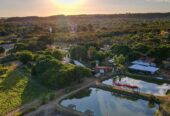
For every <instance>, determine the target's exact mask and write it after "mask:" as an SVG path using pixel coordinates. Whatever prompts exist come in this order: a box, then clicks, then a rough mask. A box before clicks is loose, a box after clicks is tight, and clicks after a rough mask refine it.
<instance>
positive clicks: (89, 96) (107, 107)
mask: <svg viewBox="0 0 170 116" xmlns="http://www.w3.org/2000/svg"><path fill="white" fill-rule="evenodd" d="M70 104H73V105H75V106H76V110H78V111H80V112H85V111H87V110H90V111H92V112H93V113H94V116H153V115H154V112H155V111H156V110H157V109H158V105H155V106H153V107H149V105H148V101H145V100H141V99H135V98H133V97H127V96H122V95H119V94H116V93H112V92H108V91H104V90H101V89H97V88H89V89H85V90H82V91H80V92H78V93H77V94H75V95H73V96H70V97H69V98H67V99H65V100H63V101H61V105H62V106H65V107H68V106H69V105H70Z"/></svg>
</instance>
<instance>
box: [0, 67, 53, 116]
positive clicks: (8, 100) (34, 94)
mask: <svg viewBox="0 0 170 116" xmlns="http://www.w3.org/2000/svg"><path fill="white" fill-rule="evenodd" d="M48 92H50V90H48V89H47V88H44V87H43V86H41V85H39V84H38V83H37V82H35V81H34V80H31V79H30V71H29V70H27V69H26V68H22V69H16V70H13V71H10V72H8V74H7V76H6V77H5V78H3V79H2V78H1V79H0V115H4V114H5V113H6V112H9V111H11V110H14V109H15V108H17V107H19V106H21V105H23V104H25V103H27V102H29V101H32V100H34V99H36V98H39V97H40V96H41V97H42V96H44V95H46V94H47V93H48Z"/></svg>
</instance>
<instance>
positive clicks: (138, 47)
mask: <svg viewBox="0 0 170 116" xmlns="http://www.w3.org/2000/svg"><path fill="white" fill-rule="evenodd" d="M133 49H134V50H135V51H138V52H141V53H143V54H146V53H147V52H148V50H149V47H148V46H147V45H144V44H142V43H137V44H136V45H135V46H134V47H133Z"/></svg>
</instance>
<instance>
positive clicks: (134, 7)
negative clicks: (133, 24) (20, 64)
mask: <svg viewBox="0 0 170 116" xmlns="http://www.w3.org/2000/svg"><path fill="white" fill-rule="evenodd" d="M146 12H170V0H0V17H14V16H50V15H60V14H64V15H77V14H118V13H146Z"/></svg>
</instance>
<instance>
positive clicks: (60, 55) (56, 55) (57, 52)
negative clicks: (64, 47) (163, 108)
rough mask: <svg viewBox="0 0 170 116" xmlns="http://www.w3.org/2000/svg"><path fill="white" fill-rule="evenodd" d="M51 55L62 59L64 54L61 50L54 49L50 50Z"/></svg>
mask: <svg viewBox="0 0 170 116" xmlns="http://www.w3.org/2000/svg"><path fill="white" fill-rule="evenodd" d="M52 56H53V57H55V58H56V59H58V60H62V59H63V57H64V54H63V53H62V52H61V51H59V50H54V51H53V52H52Z"/></svg>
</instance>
